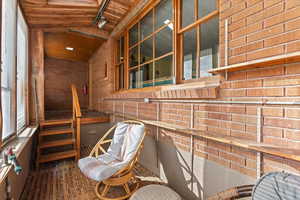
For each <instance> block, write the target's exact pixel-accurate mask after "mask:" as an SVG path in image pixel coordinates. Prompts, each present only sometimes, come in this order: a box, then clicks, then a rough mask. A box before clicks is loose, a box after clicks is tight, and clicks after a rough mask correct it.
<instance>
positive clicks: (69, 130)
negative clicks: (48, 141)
mask: <svg viewBox="0 0 300 200" xmlns="http://www.w3.org/2000/svg"><path fill="white" fill-rule="evenodd" d="M72 132H73V129H72V128H67V129H57V130H45V131H41V132H40V133H39V136H49V135H62V134H70V133H72Z"/></svg>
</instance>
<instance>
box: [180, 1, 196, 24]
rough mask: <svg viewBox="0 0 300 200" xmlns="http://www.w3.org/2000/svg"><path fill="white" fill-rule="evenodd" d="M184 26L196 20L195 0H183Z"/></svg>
mask: <svg viewBox="0 0 300 200" xmlns="http://www.w3.org/2000/svg"><path fill="white" fill-rule="evenodd" d="M181 5H182V11H181V12H182V15H181V16H182V27H185V26H187V25H189V24H192V23H193V22H195V0H181Z"/></svg>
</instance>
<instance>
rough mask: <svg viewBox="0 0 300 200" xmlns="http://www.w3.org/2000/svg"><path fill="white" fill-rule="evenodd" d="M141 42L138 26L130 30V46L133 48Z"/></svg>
mask: <svg viewBox="0 0 300 200" xmlns="http://www.w3.org/2000/svg"><path fill="white" fill-rule="evenodd" d="M138 41H139V30H138V24H136V25H134V26H133V27H132V28H131V29H130V30H129V46H130V47H131V46H133V45H134V44H136V43H137V42H138Z"/></svg>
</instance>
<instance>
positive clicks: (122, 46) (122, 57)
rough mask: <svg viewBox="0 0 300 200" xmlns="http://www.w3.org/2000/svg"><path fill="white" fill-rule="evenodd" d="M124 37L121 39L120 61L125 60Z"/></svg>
mask: <svg viewBox="0 0 300 200" xmlns="http://www.w3.org/2000/svg"><path fill="white" fill-rule="evenodd" d="M124 42H125V41H124V37H121V39H120V47H119V48H120V59H119V62H122V61H123V60H124Z"/></svg>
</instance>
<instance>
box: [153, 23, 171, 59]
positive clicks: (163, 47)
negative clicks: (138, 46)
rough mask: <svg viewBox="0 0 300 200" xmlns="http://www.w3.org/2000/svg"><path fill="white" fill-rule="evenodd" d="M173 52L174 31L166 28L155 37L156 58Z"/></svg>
mask: <svg viewBox="0 0 300 200" xmlns="http://www.w3.org/2000/svg"><path fill="white" fill-rule="evenodd" d="M171 51H173V31H172V29H171V28H170V27H166V28H164V29H163V30H161V31H160V32H158V33H157V34H156V35H155V58H157V57H160V56H163V55H165V54H166V53H169V52H171Z"/></svg>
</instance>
